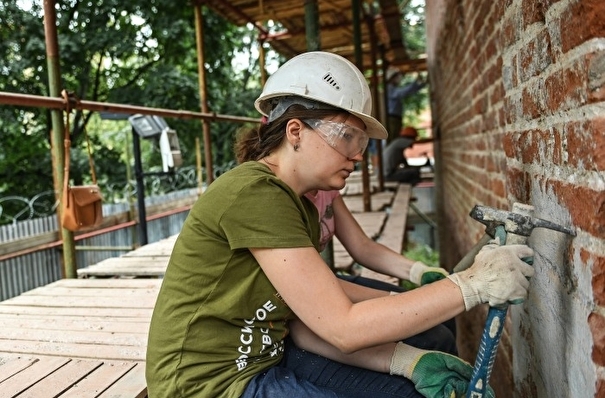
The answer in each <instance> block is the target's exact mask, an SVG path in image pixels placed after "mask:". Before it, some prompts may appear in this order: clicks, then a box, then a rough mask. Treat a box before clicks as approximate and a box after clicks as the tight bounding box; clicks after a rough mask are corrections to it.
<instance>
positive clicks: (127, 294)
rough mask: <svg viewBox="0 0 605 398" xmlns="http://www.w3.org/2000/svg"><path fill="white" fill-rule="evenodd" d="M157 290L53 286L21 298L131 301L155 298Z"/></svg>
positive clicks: (36, 290)
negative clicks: (117, 299)
mask: <svg viewBox="0 0 605 398" xmlns="http://www.w3.org/2000/svg"><path fill="white" fill-rule="evenodd" d="M158 291H159V288H157V287H152V288H149V289H133V288H115V289H107V288H96V289H95V288H90V289H81V288H70V287H58V286H53V287H52V288H48V289H34V290H30V291H27V292H25V293H22V294H21V295H22V296H31V297H49V296H69V297H87V298H88V297H95V298H97V297H120V298H122V299H125V300H128V301H132V300H138V299H140V298H144V297H156V296H157V294H158Z"/></svg>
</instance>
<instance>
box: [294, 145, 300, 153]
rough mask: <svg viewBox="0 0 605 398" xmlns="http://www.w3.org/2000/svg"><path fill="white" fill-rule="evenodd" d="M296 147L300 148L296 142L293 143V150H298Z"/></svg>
mask: <svg viewBox="0 0 605 398" xmlns="http://www.w3.org/2000/svg"><path fill="white" fill-rule="evenodd" d="M298 148H300V145H299V144H298V143H296V144H294V152H296V151H298Z"/></svg>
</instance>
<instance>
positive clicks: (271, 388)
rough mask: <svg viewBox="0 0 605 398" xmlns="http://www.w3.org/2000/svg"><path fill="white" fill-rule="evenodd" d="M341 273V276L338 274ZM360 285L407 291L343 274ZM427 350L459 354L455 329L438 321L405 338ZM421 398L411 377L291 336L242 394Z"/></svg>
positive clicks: (288, 397) (258, 397)
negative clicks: (316, 349) (274, 362)
mask: <svg viewBox="0 0 605 398" xmlns="http://www.w3.org/2000/svg"><path fill="white" fill-rule="evenodd" d="M339 277H342V276H340V275H339ZM342 278H343V279H346V280H349V281H351V282H354V283H358V284H360V285H364V286H369V287H373V288H375V289H381V290H387V291H399V292H401V291H404V289H403V288H401V287H399V286H395V285H391V284H388V283H386V282H382V281H377V280H374V279H368V278H363V277H359V276H357V277H346V276H345V277H342ZM403 342H404V343H406V344H409V345H411V346H414V347H418V348H422V349H425V350H437V351H443V352H447V353H450V354H453V355H457V349H456V338H455V336H454V334H453V333H452V331H451V330H450V329H449V328H448V327H446V326H444V325H437V326H435V327H434V328H432V329H429V330H427V331H425V332H422V333H419V334H417V335H415V336H412V337H410V338H407V339H405V340H403ZM282 397H283V398H328V397H330V398H392V397H399V398H403V397H405V398H422V395H421V394H419V393H418V392H417V391H416V389H415V387H414V383H412V382H411V381H410V380H408V379H406V378H404V377H400V376H392V375H389V374H386V373H379V372H374V371H371V370H367V369H362V368H358V367H355V366H350V365H344V364H342V363H339V362H336V361H332V360H330V359H328V358H324V357H322V356H320V355H316V354H312V353H310V352H308V351H305V350H302V349H300V348H298V347H296V345H295V344H294V343H293V342H292V341H291V340H290V339H288V340H287V341H286V352H285V354H284V358H283V359H282V361H281V362H280V363H279V365H278V366H276V367H274V368H271V369H269V370H268V371H267V372H264V373H261V374H259V375H257V376H255V377H254V378H253V379H252V380H251V381H250V383H249V384H248V386H247V388H246V391H245V392H244V394H243V395H242V398H282Z"/></svg>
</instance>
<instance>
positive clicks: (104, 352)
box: [0, 279, 161, 398]
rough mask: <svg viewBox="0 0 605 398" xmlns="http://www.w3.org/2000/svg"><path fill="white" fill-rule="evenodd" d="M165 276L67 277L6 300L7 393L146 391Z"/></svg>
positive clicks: (2, 308)
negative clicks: (150, 340)
mask: <svg viewBox="0 0 605 398" xmlns="http://www.w3.org/2000/svg"><path fill="white" fill-rule="evenodd" d="M160 283H161V280H160V279H63V280H60V281H57V282H54V283H51V284H49V285H47V286H44V287H40V288H37V289H34V290H31V291H29V292H27V293H24V294H22V295H20V296H17V297H14V298H12V299H9V300H5V301H3V302H0V325H2V328H0V398H4V397H15V396H18V397H20V398H21V397H36V398H41V397H61V398H64V397H124V398H133V397H137V398H138V397H144V396H146V383H145V374H144V361H145V350H146V346H147V332H148V327H149V321H150V319H151V313H152V310H153V306H154V304H155V300H156V297H157V293H158V290H159V286H160Z"/></svg>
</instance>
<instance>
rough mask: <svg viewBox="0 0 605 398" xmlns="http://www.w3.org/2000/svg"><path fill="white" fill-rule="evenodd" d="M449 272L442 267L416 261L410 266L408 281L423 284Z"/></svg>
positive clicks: (438, 278)
mask: <svg viewBox="0 0 605 398" xmlns="http://www.w3.org/2000/svg"><path fill="white" fill-rule="evenodd" d="M449 274H450V273H449V272H447V271H446V270H445V269H443V268H439V267H429V266H428V265H426V264H424V263H423V262H422V261H416V262H415V263H414V264H412V268H410V282H412V283H414V284H416V285H418V286H423V285H426V284H428V283H432V282H435V281H438V280H440V279H443V278H445V277H446V276H448V275H449Z"/></svg>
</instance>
